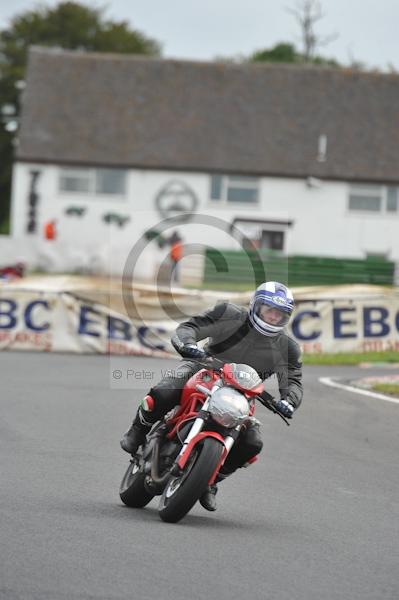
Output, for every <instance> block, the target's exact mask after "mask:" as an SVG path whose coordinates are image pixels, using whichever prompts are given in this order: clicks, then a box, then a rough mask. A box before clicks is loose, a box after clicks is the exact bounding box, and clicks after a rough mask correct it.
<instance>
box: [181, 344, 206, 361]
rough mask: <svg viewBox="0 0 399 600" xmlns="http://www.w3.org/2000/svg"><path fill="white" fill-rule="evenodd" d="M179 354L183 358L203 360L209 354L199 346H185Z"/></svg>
mask: <svg viewBox="0 0 399 600" xmlns="http://www.w3.org/2000/svg"><path fill="white" fill-rule="evenodd" d="M179 352H180V354H181V356H182V357H183V358H194V359H197V360H203V359H205V358H207V357H208V355H207V353H206V352H205V351H204V350H202V348H199V347H198V346H197V344H184V346H183V347H182V348H181V349H180V350H179Z"/></svg>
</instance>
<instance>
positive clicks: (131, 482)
mask: <svg viewBox="0 0 399 600" xmlns="http://www.w3.org/2000/svg"><path fill="white" fill-rule="evenodd" d="M144 480H145V474H144V473H143V472H142V471H141V470H140V466H139V464H138V463H137V462H136V461H134V460H132V461H131V462H130V465H129V466H128V468H127V470H126V473H125V474H124V476H123V479H122V481H121V485H120V487H119V497H120V499H121V500H122V502H123V503H124V504H126V506H130V508H143V507H144V506H146V505H147V504H148V503H149V502H150V501H151V500H152V499H153V497H154V494H150V493H149V492H148V491H147V489H146V487H145V484H144Z"/></svg>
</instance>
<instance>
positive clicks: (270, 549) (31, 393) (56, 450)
mask: <svg viewBox="0 0 399 600" xmlns="http://www.w3.org/2000/svg"><path fill="white" fill-rule="evenodd" d="M175 364H176V362H174V361H165V360H155V359H149V358H148V359H145V358H136V357H130V358H129V357H122V358H120V357H114V358H113V359H112V360H110V358H109V357H104V356H77V355H51V354H39V353H37V354H30V353H16V352H14V353H7V352H4V353H1V354H0V365H1V381H2V386H1V404H0V406H1V413H0V471H1V479H0V481H1V486H0V507H1V512H0V540H1V542H0V543H1V565H0V598H1V600H25V599H26V600H75V599H76V600H97V599H101V600H126V599H127V598H128V599H133V600H136V599H137V600H157V599H160V600H169V599H173V600H196V599H201V600H204V599H209V600H216V599H218V600H225V599H226V600H227V599H228V600H235V599H240V600H241V599H243V598H245V599H247V598H248V599H250V600H316V599H317V600H358V599H359V600H360V599H361V600H368V599H369V600H388V599H389V600H397V599H398V598H399V469H398V456H399V428H398V423H399V406H398V405H396V404H391V403H389V402H384V401H381V400H377V399H373V398H369V397H363V396H360V395H356V394H351V393H350V392H346V391H344V390H336V389H333V388H329V387H325V386H323V385H322V384H321V383H319V382H318V378H319V377H321V376H323V375H326V376H331V377H332V376H340V377H348V378H350V377H351V376H354V375H355V374H357V373H360V370H359V369H353V368H345V369H344V368H324V367H323V368H321V367H313V368H311V367H308V368H305V400H304V403H303V405H302V407H301V409H300V411H298V413H297V414H296V415H295V418H294V420H293V424H292V426H291V427H289V428H288V427H287V426H286V425H285V424H284V423H283V422H282V421H281V420H280V419H279V418H278V417H276V416H275V415H273V414H272V413H270V412H268V411H266V409H264V408H263V407H260V408H259V410H258V412H257V416H258V418H260V419H261V421H262V422H263V429H262V431H263V437H264V441H265V448H264V452H263V455H262V459H261V460H259V461H258V463H257V464H255V465H254V466H252V467H250V468H248V469H242V470H240V471H239V472H238V473H236V474H235V476H234V477H232V478H230V479H228V480H227V481H225V482H224V483H223V484H222V485H221V486H220V491H219V494H218V503H219V508H218V511H217V512H216V513H207V512H206V511H205V510H204V509H203V508H202V507H201V506H199V505H198V507H195V508H194V509H193V511H192V513H191V514H190V515H189V516H188V517H186V518H185V520H183V521H182V522H181V523H179V524H177V525H172V524H167V523H163V522H162V521H161V520H160V519H159V517H158V514H157V503H156V501H153V502H152V503H151V504H150V505H149V506H148V507H147V508H146V509H144V510H135V509H129V508H126V507H125V506H123V505H122V503H121V502H120V500H119V496H118V486H119V482H120V479H121V477H122V474H123V472H124V470H125V467H126V466H127V463H128V457H127V455H126V454H124V453H123V452H122V451H121V450H120V448H119V438H120V436H121V434H122V432H123V431H124V430H125V429H126V428H127V426H128V425H129V423H130V419H131V415H132V412H133V407H136V406H137V403H138V401H139V400H140V399H141V397H142V395H143V390H144V389H145V388H146V387H149V386H150V385H151V380H148V381H147V380H146V375H145V373H152V375H151V376H153V377H155V376H156V375H157V373H158V371H159V370H160V369H165V368H166V367H168V366H169V367H173V365H175ZM129 370H130V375H131V373H132V372H134V373H133V375H134V377H133V380H132V377H131V376H130V375H129V377H128V375H127V373H128V371H129ZM113 372H115V375H112V373H113ZM140 372H141V373H142V379H140V375H137V374H140ZM380 372H381V371H380ZM154 373H155V375H154ZM363 373H364V372H363ZM371 374H373V371H372V370H369V371H367V375H371ZM148 377H150V375H148ZM128 379H129V382H128V383H129V386H130V387H131V388H132V390H129V389H121V388H123V387H125V388H127V380H128ZM150 379H151V377H150ZM113 380H115V381H113ZM143 380H144V381H143ZM125 384H126V385H125ZM118 386H120V387H118ZM272 387H275V382H274V381H272Z"/></svg>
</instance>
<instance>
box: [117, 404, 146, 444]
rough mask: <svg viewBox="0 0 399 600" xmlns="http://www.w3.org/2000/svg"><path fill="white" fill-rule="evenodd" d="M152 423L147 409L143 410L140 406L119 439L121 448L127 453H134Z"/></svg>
mask: <svg viewBox="0 0 399 600" xmlns="http://www.w3.org/2000/svg"><path fill="white" fill-rule="evenodd" d="M153 424H154V422H151V420H150V415H149V413H148V411H146V410H143V408H142V407H141V406H140V408H139V409H138V411H137V414H136V416H135V418H134V420H133V423H132V425H131V427H130V429H129V430H128V431H127V432H126V433H125V435H124V436H123V438H122V439H121V441H120V445H121V448H122V450H124V451H125V452H128V453H129V454H136V452H137V450H138V449H139V447H140V446H142V445H143V444H144V442H145V438H146V435H147V433H149V431H150V429H151V427H152V426H153Z"/></svg>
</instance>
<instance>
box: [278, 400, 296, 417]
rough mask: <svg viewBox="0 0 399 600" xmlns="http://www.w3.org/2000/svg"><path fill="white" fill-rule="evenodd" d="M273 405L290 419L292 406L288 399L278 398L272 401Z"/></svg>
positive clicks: (292, 410)
mask: <svg viewBox="0 0 399 600" xmlns="http://www.w3.org/2000/svg"><path fill="white" fill-rule="evenodd" d="M274 406H275V407H276V409H277V410H278V412H280V413H281V414H282V415H284V417H285V418H286V419H292V415H293V414H294V410H295V409H294V407H293V406H292V404H291V403H290V402H288V400H278V401H277V402H275V403H274Z"/></svg>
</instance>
